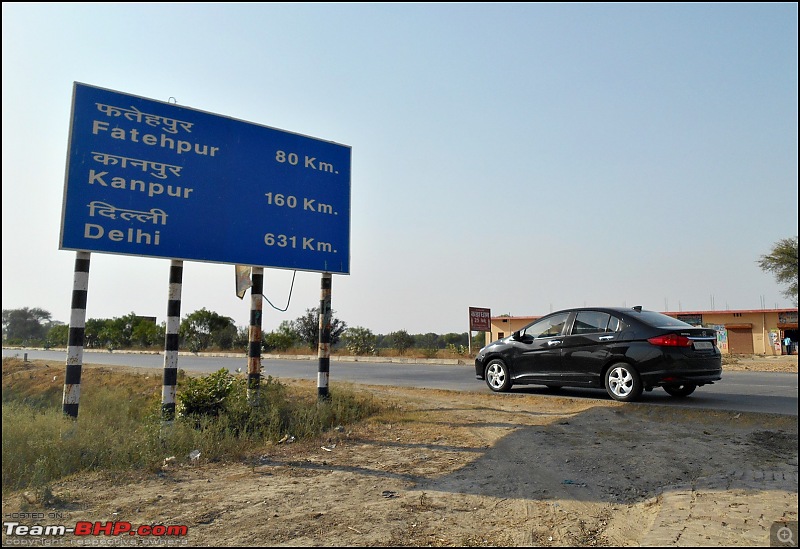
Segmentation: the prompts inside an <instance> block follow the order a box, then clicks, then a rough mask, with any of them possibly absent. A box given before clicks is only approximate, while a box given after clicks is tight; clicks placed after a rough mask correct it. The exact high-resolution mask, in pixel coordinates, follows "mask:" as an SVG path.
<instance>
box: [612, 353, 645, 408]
mask: <svg viewBox="0 0 800 549" xmlns="http://www.w3.org/2000/svg"><path fill="white" fill-rule="evenodd" d="M642 389H643V387H642V380H641V378H640V377H639V373H638V372H637V371H636V370H634V369H633V368H631V367H630V366H629V365H628V364H624V363H621V362H620V363H618V364H614V365H613V366H611V367H610V368H609V369H608V370H607V371H606V391H608V394H609V395H611V398H613V399H614V400H619V401H621V402H630V401H632V400H636V399H637V398H639V396H640V395H641V394H642Z"/></svg>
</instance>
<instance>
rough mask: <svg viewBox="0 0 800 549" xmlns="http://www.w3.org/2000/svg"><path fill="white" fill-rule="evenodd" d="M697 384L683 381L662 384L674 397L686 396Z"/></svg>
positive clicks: (692, 391)
mask: <svg viewBox="0 0 800 549" xmlns="http://www.w3.org/2000/svg"><path fill="white" fill-rule="evenodd" d="M695 389H697V385H693V384H691V383H685V384H683V385H664V390H665V391H666V392H668V393H669V394H670V395H672V396H674V397H687V396H689V395H691V394H692V393H694V390H695Z"/></svg>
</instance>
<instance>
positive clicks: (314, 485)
mask: <svg viewBox="0 0 800 549" xmlns="http://www.w3.org/2000/svg"><path fill="white" fill-rule="evenodd" d="M745 362H746V364H740V365H738V366H737V365H736V364H732V365H729V368H728V369H748V368H750V369H754V368H756V363H755V362H753V361H745ZM760 368H772V369H778V370H784V369H786V368H788V369H789V370H791V369H792V368H794V370H793V371H795V372H796V371H797V362H796V357H795V360H794V362H791V361H790V362H788V363H786V362H784V361H781V362H780V365H779V364H778V362H777V361H775V362H770V363H768V364H766V365H765V366H761V367H760ZM291 383H298V384H303V383H305V382H291ZM367 389H368V390H370V391H371V392H373V393H374V394H376V395H378V396H379V397H380V398H384V399H387V400H391V401H396V402H398V403H399V405H400V407H401V410H402V413H401V414H399V416H398V419H397V421H394V422H392V423H386V422H379V421H373V422H367V423H365V424H361V425H357V426H352V427H346V428H345V429H344V430H342V431H334V432H331V433H330V434H329V435H328V436H325V437H324V438H321V439H319V440H314V441H306V442H304V443H302V444H298V443H294V444H286V443H284V444H278V445H272V446H265V448H264V452H263V454H262V455H260V456H256V457H254V458H253V459H252V460H250V461H248V462H238V463H225V464H221V463H204V462H202V459H201V460H200V461H199V462H198V463H197V464H194V465H189V466H179V467H170V466H167V467H165V468H164V469H163V471H161V472H160V473H159V474H144V473H131V474H130V475H128V476H127V477H126V478H110V477H103V476H100V475H92V476H82V477H79V478H72V479H69V480H67V481H65V482H62V483H60V484H58V485H56V486H54V487H53V493H54V494H56V495H57V494H59V493H60V494H65V495H66V496H65V497H64V500H65V501H66V502H67V503H65V504H62V505H61V506H55V507H53V506H50V507H48V506H43V505H42V502H33V503H30V502H27V501H26V499H25V494H23V493H14V494H5V493H4V494H3V513H4V514H6V515H7V514H8V513H13V512H19V511H26V510H27V511H30V510H32V509H49V510H50V511H53V510H54V511H55V512H61V513H65V514H66V517H67V520H66V521H65V522H66V523H69V522H75V521H79V520H89V521H130V522H132V523H133V524H134V525H138V524H163V525H187V526H188V528H189V532H188V535H187V536H186V537H185V538H178V539H171V540H170V543H171V544H173V545H175V544H182V543H184V542H186V545H191V546H225V545H234V546H521V545H544V546H574V545H579V546H639V545H654V546H698V545H701V546H769V532H770V527H771V526H772V524H773V522H775V521H788V520H791V521H796V520H797V507H798V505H797V471H798V468H797V463H798V462H797V442H798V441H797V418H796V417H786V416H770V415H763V414H745V413H731V412H708V411H690V410H682V409H678V408H669V407H663V406H662V407H656V406H646V405H638V404H635V403H634V404H621V403H617V402H614V401H611V400H602V399H574V398H558V397H551V396H548V397H543V396H537V395H530V394H519V393H515V394H502V395H501V394H468V395H467V394H460V393H451V392H447V391H433V390H412V389H402V388H389V387H369V388H367ZM332 390H335V385H333V386H332ZM690 398H691V397H690ZM137 540H138V541H139V542H140V543H141V542H151V544H152V542H154V541H160V542H165V541H167V540H165V539H161V540H155V539H153V538H149V539H147V538H137V537H130V538H127V539H122V540H121V541H124V542H126V543H128V542H130V543H133V542H135V541H137ZM9 541H11V540H7V539H6V535H5V533H4V535H3V543H4V545H8V544H9V543H8V542H9ZM63 541H64V542H65V543H66V542H68V541H70V540H69V539H68V538H64V539H63ZM73 541H74V540H73ZM114 541H120V538H117V539H116V540H114Z"/></svg>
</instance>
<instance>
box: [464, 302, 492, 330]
mask: <svg viewBox="0 0 800 549" xmlns="http://www.w3.org/2000/svg"><path fill="white" fill-rule="evenodd" d="M469 329H470V331H473V332H491V331H492V313H491V310H490V309H481V308H479V307H470V308H469Z"/></svg>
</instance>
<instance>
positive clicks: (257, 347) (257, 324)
mask: <svg viewBox="0 0 800 549" xmlns="http://www.w3.org/2000/svg"><path fill="white" fill-rule="evenodd" d="M263 293H264V268H263V267H253V271H252V286H251V287H250V333H249V337H248V339H249V346H248V350H247V398H248V400H249V402H250V403H251V404H255V403H256V401H257V399H258V391H259V387H260V385H261V317H262V308H263Z"/></svg>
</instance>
